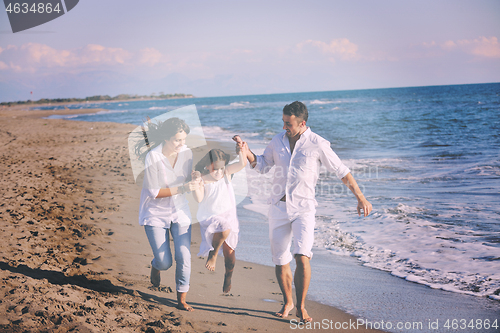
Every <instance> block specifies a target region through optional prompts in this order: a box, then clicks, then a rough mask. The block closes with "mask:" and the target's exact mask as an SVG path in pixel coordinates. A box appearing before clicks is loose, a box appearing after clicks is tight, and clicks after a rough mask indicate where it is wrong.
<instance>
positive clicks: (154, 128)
mask: <svg viewBox="0 0 500 333" xmlns="http://www.w3.org/2000/svg"><path fill="white" fill-rule="evenodd" d="M148 119H149V118H148ZM189 131H190V130H189V126H188V124H186V122H185V121H184V120H182V119H179V118H169V119H167V120H165V121H158V122H157V123H153V122H152V121H148V128H147V129H145V128H144V127H142V133H141V134H140V136H141V137H140V138H138V142H137V144H136V145H135V153H136V155H137V156H138V157H139V159H140V160H141V161H144V160H145V159H146V155H147V154H148V153H149V151H150V150H151V149H153V148H156V147H158V146H159V145H160V144H161V143H162V142H164V141H165V140H170V139H171V138H172V137H174V136H175V135H176V134H177V133H180V132H186V134H189Z"/></svg>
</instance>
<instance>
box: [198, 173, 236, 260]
mask: <svg viewBox="0 0 500 333" xmlns="http://www.w3.org/2000/svg"><path fill="white" fill-rule="evenodd" d="M204 191H205V194H204V197H203V200H202V201H201V202H200V204H199V206H198V213H197V218H198V221H199V222H200V230H201V244H200V252H199V253H198V256H204V257H205V256H207V255H208V253H209V252H210V251H212V250H213V249H214V248H213V246H212V241H213V238H214V233H216V232H223V231H225V230H228V229H231V233H230V234H229V236H228V237H227V238H226V240H225V242H226V244H227V245H229V247H230V248H231V249H233V250H234V249H236V245H237V244H238V235H239V231H240V230H239V222H238V217H237V215H236V202H235V199H234V190H233V185H231V182H230V181H228V179H227V178H226V176H224V177H223V178H221V179H219V180H218V181H216V182H213V183H209V184H206V185H205V190H204ZM219 254H222V246H221V248H220V251H219Z"/></svg>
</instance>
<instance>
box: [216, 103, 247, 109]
mask: <svg viewBox="0 0 500 333" xmlns="http://www.w3.org/2000/svg"><path fill="white" fill-rule="evenodd" d="M252 107H253V106H252V105H251V104H250V102H233V103H231V104H229V105H215V106H212V108H213V109H215V110H231V109H241V108H252Z"/></svg>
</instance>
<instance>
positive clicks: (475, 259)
mask: <svg viewBox="0 0 500 333" xmlns="http://www.w3.org/2000/svg"><path fill="white" fill-rule="evenodd" d="M431 214H432V213H431V212H429V211H428V210H427V209H425V208H423V207H417V206H411V205H406V204H402V203H399V204H398V205H397V206H395V207H393V208H386V209H384V210H383V211H382V212H375V213H372V217H371V218H368V219H363V220H356V221H355V222H353V223H350V222H339V221H333V220H332V219H331V218H329V217H328V216H322V217H320V218H318V219H317V221H316V233H315V237H316V239H315V246H317V247H321V248H325V249H327V250H329V251H331V252H332V253H335V254H340V255H351V256H355V257H358V258H359V260H360V261H362V262H364V265H365V266H369V267H372V268H376V269H380V270H384V271H388V272H391V274H393V275H395V276H398V277H401V278H404V279H406V280H408V281H412V282H417V283H420V284H424V285H427V286H429V287H431V288H435V289H443V290H447V291H453V292H457V293H463V294H469V295H474V296H489V297H491V298H495V297H496V296H498V293H499V291H500V273H499V272H498V261H497V260H491V258H500V248H498V247H492V246H488V245H486V244H483V243H482V242H477V236H476V232H475V231H474V230H472V229H470V228H468V227H465V226H456V225H443V224H437V223H435V222H433V221H431V220H430V219H429V218H428V217H429V215H431ZM336 215H337V214H336Z"/></svg>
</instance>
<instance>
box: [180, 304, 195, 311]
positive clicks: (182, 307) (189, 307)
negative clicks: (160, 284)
mask: <svg viewBox="0 0 500 333" xmlns="http://www.w3.org/2000/svg"><path fill="white" fill-rule="evenodd" d="M177 309H179V310H184V311H189V312H191V311H194V309H193V307H192V306H190V305H189V304H187V303H186V302H182V303H181V302H179V303H177Z"/></svg>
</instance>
